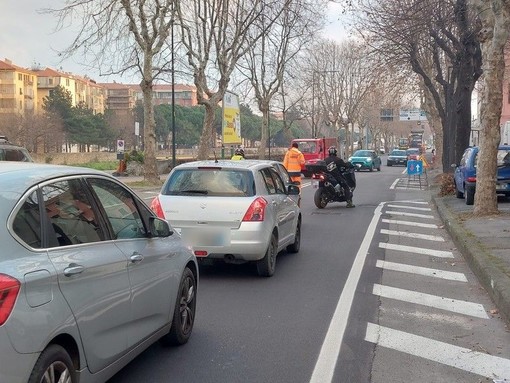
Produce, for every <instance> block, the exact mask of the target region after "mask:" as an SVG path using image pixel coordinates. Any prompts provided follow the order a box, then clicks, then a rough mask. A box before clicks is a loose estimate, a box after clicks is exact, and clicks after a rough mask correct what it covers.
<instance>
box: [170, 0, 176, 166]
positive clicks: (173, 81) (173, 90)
mask: <svg viewBox="0 0 510 383" xmlns="http://www.w3.org/2000/svg"><path fill="white" fill-rule="evenodd" d="M174 17H175V15H174V2H173V1H172V18H171V20H170V21H171V24H172V30H171V35H170V44H171V46H172V47H171V48H172V56H171V61H172V169H173V168H175V165H176V155H175V148H176V145H175V70H174V69H175V68H174V63H175V60H174V20H175V19H174Z"/></svg>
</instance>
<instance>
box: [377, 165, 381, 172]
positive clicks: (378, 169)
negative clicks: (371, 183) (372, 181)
mask: <svg viewBox="0 0 510 383" xmlns="http://www.w3.org/2000/svg"><path fill="white" fill-rule="evenodd" d="M377 171H378V172H380V171H381V164H379V166H378V167H377Z"/></svg>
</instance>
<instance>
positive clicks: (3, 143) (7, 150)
mask: <svg viewBox="0 0 510 383" xmlns="http://www.w3.org/2000/svg"><path fill="white" fill-rule="evenodd" d="M0 161H21V162H34V160H33V159H32V157H31V156H30V154H29V153H28V150H26V149H25V148H23V147H21V146H18V145H14V144H12V143H10V142H9V141H8V140H7V137H5V136H0Z"/></svg>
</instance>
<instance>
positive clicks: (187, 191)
mask: <svg viewBox="0 0 510 383" xmlns="http://www.w3.org/2000/svg"><path fill="white" fill-rule="evenodd" d="M181 193H191V194H204V195H207V194H209V190H198V189H190V190H181Z"/></svg>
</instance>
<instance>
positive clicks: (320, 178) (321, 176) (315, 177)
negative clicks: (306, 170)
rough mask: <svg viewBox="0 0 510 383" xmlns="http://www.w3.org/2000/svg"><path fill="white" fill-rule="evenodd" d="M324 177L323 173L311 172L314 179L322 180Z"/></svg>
mask: <svg viewBox="0 0 510 383" xmlns="http://www.w3.org/2000/svg"><path fill="white" fill-rule="evenodd" d="M325 178H326V177H324V174H317V173H314V174H312V179H314V180H321V181H324V179H325Z"/></svg>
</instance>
